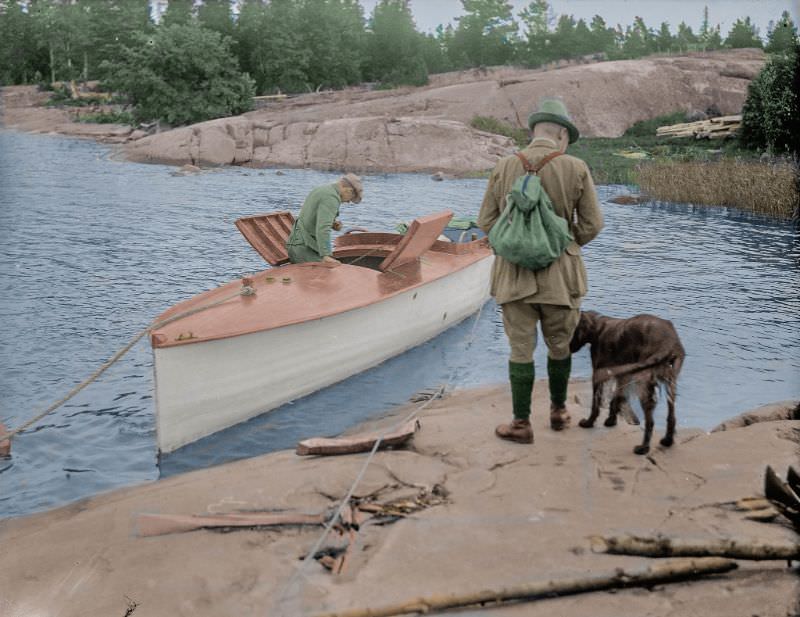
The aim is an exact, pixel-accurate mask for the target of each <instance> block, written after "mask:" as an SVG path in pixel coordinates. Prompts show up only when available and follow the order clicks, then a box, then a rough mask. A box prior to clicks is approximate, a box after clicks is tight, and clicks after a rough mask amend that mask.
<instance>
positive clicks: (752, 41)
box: [724, 17, 764, 49]
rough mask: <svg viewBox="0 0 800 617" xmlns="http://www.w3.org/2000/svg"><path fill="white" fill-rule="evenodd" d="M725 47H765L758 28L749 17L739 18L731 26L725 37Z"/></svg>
mask: <svg viewBox="0 0 800 617" xmlns="http://www.w3.org/2000/svg"><path fill="white" fill-rule="evenodd" d="M724 45H725V47H731V48H734V49H735V48H741V47H763V46H764V44H763V43H762V42H761V38H760V37H759V36H758V29H757V28H756V27H755V25H754V24H752V23H751V22H750V18H749V17H745V18H744V19H743V20H742V19H737V20H736V21H735V22H734V23H733V26H732V27H731V30H730V32H728V36H727V37H726V38H725V42H724Z"/></svg>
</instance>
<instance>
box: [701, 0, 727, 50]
mask: <svg viewBox="0 0 800 617" xmlns="http://www.w3.org/2000/svg"><path fill="white" fill-rule="evenodd" d="M697 38H698V39H700V45H701V46H702V48H703V51H706V50H713V49H719V48H720V47H722V36H720V33H719V24H717V26H711V24H710V23H709V20H708V6H705V7H703V23H702V25H701V26H700V33H699V35H698V37H697Z"/></svg>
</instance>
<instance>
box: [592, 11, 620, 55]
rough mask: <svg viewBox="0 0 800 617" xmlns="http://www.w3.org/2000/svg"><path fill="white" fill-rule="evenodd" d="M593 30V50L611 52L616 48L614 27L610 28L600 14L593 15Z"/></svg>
mask: <svg viewBox="0 0 800 617" xmlns="http://www.w3.org/2000/svg"><path fill="white" fill-rule="evenodd" d="M589 29H590V30H591V32H592V51H595V52H600V53H611V52H612V51H614V48H615V34H614V28H609V27H608V26H607V25H606V22H605V20H604V19H603V18H602V17H600V15H595V16H594V17H592V24H591V26H590V28H589Z"/></svg>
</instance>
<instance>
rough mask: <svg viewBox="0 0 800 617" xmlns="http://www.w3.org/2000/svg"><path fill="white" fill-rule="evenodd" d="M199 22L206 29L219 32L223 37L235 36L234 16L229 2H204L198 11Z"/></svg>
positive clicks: (212, 0)
mask: <svg viewBox="0 0 800 617" xmlns="http://www.w3.org/2000/svg"><path fill="white" fill-rule="evenodd" d="M197 21H198V22H199V23H200V25H201V26H203V27H204V28H208V29H209V30H213V31H214V32H219V33H220V34H221V35H222V36H232V35H233V15H232V14H231V3H230V1H229V0H203V4H201V5H200V8H199V9H197Z"/></svg>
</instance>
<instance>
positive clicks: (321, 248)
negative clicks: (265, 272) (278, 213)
mask: <svg viewBox="0 0 800 617" xmlns="http://www.w3.org/2000/svg"><path fill="white" fill-rule="evenodd" d="M341 204H342V198H341V196H340V195H339V189H338V187H337V185H336V184H326V185H324V186H318V187H317V188H315V189H314V190H313V191H311V192H310V193H309V194H308V197H306V200H305V202H304V203H303V207H302V208H300V214H299V215H298V216H297V221H295V224H294V229H292V233H291V235H290V236H289V240H288V241H287V243H286V244H287V246H298V245H299V246H305V247H307V248H309V249H311V250H312V251H314V252H315V253H317V254H319V256H320V257H325V256H326V255H330V254H331V253H332V252H333V249H332V245H331V228H332V227H333V222H334V221H335V220H336V217H337V216H339V206H340V205H341Z"/></svg>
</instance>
